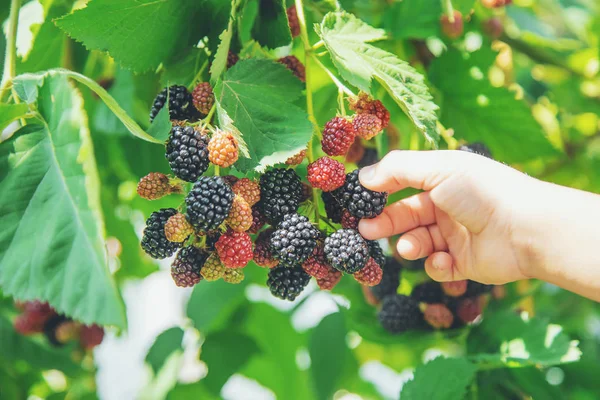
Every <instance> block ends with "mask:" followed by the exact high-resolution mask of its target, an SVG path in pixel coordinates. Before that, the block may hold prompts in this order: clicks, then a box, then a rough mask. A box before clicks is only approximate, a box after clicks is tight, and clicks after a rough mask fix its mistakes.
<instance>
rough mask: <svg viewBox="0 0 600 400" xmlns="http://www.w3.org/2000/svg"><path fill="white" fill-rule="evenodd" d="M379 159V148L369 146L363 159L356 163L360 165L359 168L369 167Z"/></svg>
mask: <svg viewBox="0 0 600 400" xmlns="http://www.w3.org/2000/svg"><path fill="white" fill-rule="evenodd" d="M377 161H379V154H377V149H371V148H368V149H365V152H364V153H363V155H362V157H361V159H360V160H359V161H358V163H357V164H356V165H358V167H359V168H364V167H368V166H369V165H373V164H375V163H376V162H377Z"/></svg>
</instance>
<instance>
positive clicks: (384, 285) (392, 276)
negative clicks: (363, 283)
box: [371, 257, 402, 301]
mask: <svg viewBox="0 0 600 400" xmlns="http://www.w3.org/2000/svg"><path fill="white" fill-rule="evenodd" d="M382 268H383V276H382V277H381V282H379V284H378V285H375V286H373V287H372V288H371V293H373V296H375V298H376V299H377V300H379V301H382V300H383V299H384V298H385V297H386V296H388V295H391V294H396V292H397V291H398V286H400V271H401V270H402V266H401V265H400V263H399V262H398V261H396V260H395V259H394V258H393V257H387V258H386V260H385V262H384V263H383V265H382Z"/></svg>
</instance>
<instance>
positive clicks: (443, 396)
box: [400, 357, 477, 400]
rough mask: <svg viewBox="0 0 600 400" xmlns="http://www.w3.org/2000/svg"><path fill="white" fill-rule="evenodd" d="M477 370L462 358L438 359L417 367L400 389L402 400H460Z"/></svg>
mask: <svg viewBox="0 0 600 400" xmlns="http://www.w3.org/2000/svg"><path fill="white" fill-rule="evenodd" d="M476 370H477V368H475V366H474V365H473V364H471V363H470V362H469V361H467V360H466V359H464V358H444V357H438V358H436V359H434V360H432V361H430V362H428V363H427V364H425V365H422V366H420V367H417V369H416V370H415V376H414V378H413V379H412V380H410V381H408V382H406V383H405V384H404V386H403V387H402V392H401V393H400V398H401V399H402V400H422V399H428V400H462V399H463V398H464V395H465V389H466V387H467V385H469V384H470V383H471V381H472V380H473V378H474V377H475V371H476Z"/></svg>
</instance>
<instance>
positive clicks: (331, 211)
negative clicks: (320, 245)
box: [321, 192, 344, 224]
mask: <svg viewBox="0 0 600 400" xmlns="http://www.w3.org/2000/svg"><path fill="white" fill-rule="evenodd" d="M321 199H323V204H324V205H325V213H326V214H327V218H329V220H330V221H331V222H333V223H336V224H339V223H340V222H342V214H343V212H344V209H343V208H342V206H341V205H340V203H339V201H338V200H337V199H336V198H335V196H334V195H333V193H332V192H322V193H321Z"/></svg>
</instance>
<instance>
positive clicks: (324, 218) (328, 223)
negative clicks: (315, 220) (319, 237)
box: [319, 214, 337, 230]
mask: <svg viewBox="0 0 600 400" xmlns="http://www.w3.org/2000/svg"><path fill="white" fill-rule="evenodd" d="M319 215H320V214H319ZM320 217H321V218H322V219H323V222H325V223H326V224H327V225H329V226H330V227H331V228H333V229H334V230H337V228H336V227H335V226H333V224H332V223H331V222H329V220H328V219H327V218H326V217H325V216H323V215H320Z"/></svg>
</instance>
